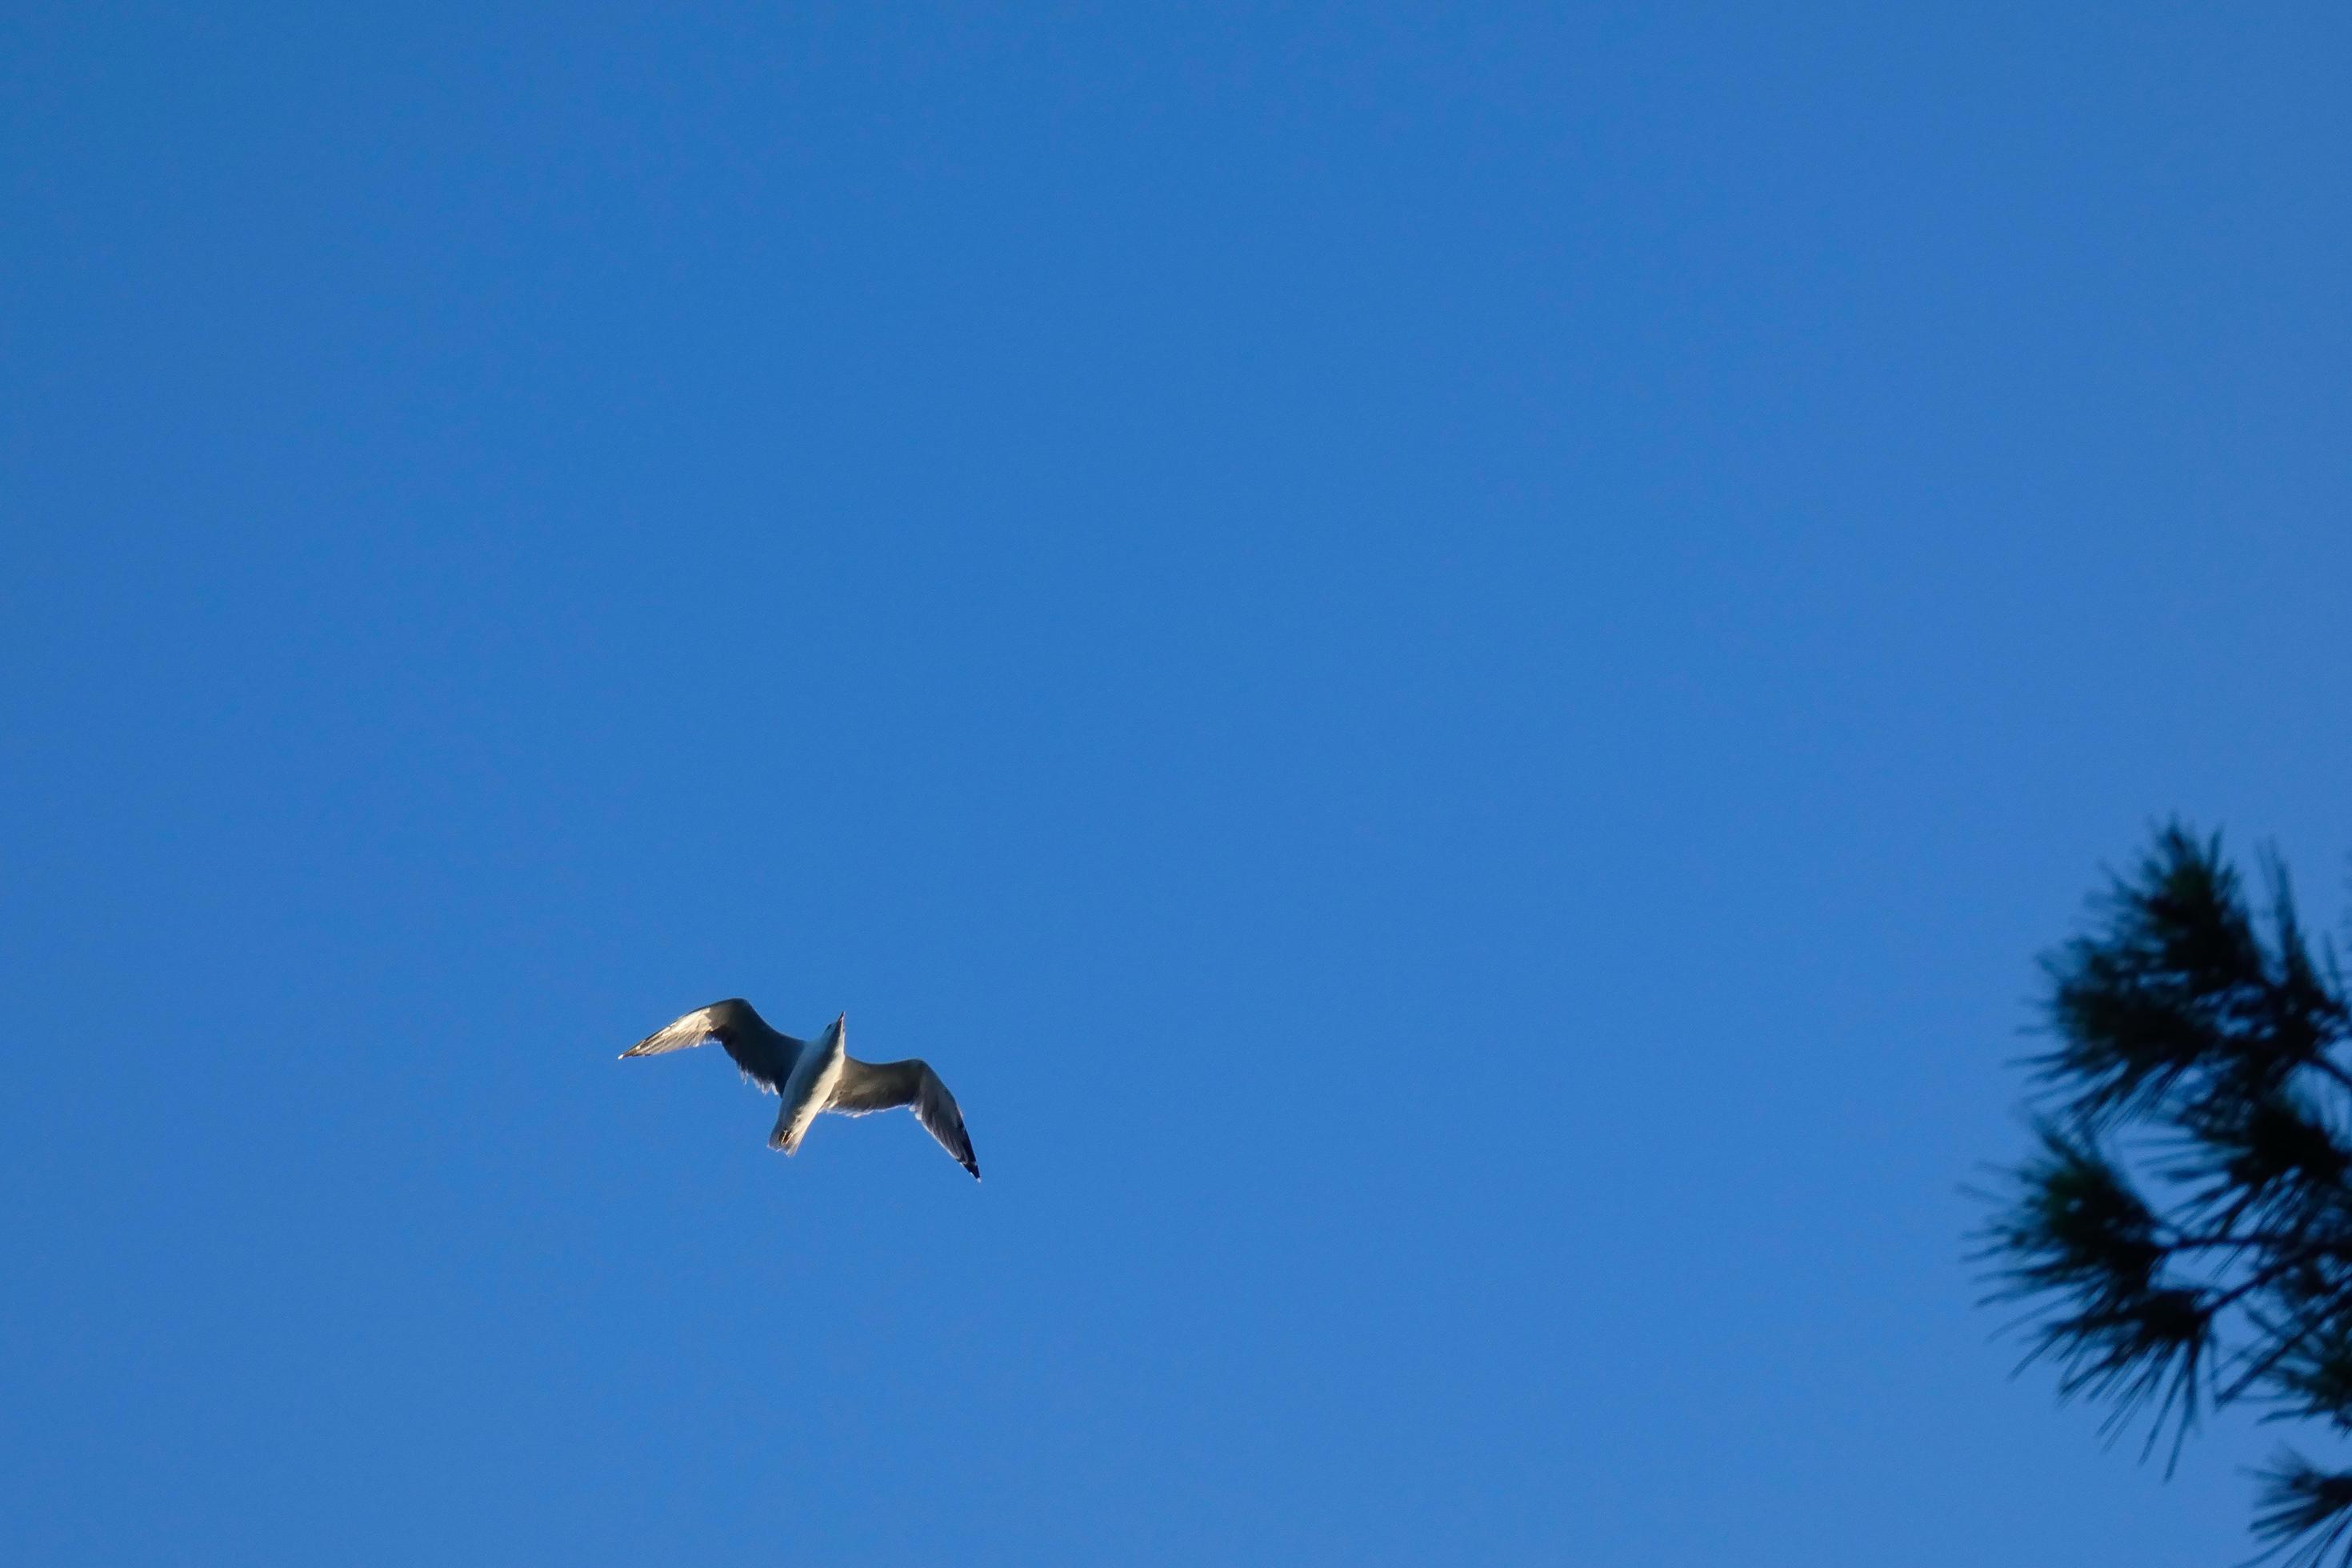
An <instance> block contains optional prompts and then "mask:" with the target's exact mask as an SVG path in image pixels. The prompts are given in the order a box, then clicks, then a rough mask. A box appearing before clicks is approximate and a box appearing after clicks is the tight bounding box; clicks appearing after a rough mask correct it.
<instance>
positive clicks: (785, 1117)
mask: <svg viewBox="0 0 2352 1568" xmlns="http://www.w3.org/2000/svg"><path fill="white" fill-rule="evenodd" d="M807 1133H808V1129H807V1128H805V1127H801V1128H795V1127H793V1111H792V1107H790V1106H786V1107H784V1109H783V1110H780V1111H778V1112H777V1113H776V1130H775V1131H773V1132H771V1133H769V1134H768V1147H769V1148H771V1149H781V1150H782V1151H783V1152H785V1153H787V1154H797V1153H799V1152H800V1149H801V1140H802V1138H803V1137H805V1136H806V1135H807Z"/></svg>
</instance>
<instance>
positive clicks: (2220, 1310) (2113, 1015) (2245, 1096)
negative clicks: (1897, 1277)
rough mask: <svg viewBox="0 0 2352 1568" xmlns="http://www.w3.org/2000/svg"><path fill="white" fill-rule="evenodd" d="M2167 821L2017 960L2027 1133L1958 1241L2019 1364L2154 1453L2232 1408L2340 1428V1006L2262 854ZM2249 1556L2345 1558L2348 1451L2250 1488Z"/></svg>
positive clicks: (2344, 1212) (2349, 1317)
mask: <svg viewBox="0 0 2352 1568" xmlns="http://www.w3.org/2000/svg"><path fill="white" fill-rule="evenodd" d="M2262 870H2263V898H2262V905H2263V907H2262V909H2261V910H2259V912H2258V911H2257V910H2255V909H2254V908H2252V907H2250V905H2249V902H2248V898H2247V893H2246V889H2244V887H2243V886H2242V883H2241V881H2240V879H2239V876H2238V874H2237V872H2236V870H2235V869H2234V868H2232V867H2231V865H2230V864H2229V862H2228V861H2227V860H2226V859H2225V858H2223V856H2222V852H2221V840H2220V838H2219V837H2218V836H2217V837H2210V838H2200V837H2198V836H2197V835H2196V834H2194V833H2192V832H2190V831H2189V829H2188V828H2186V827H2185V826H2180V825H2179V824H2177V823H2176V824H2174V825H2172V826H2168V827H2166V828H2164V829H2162V830H2161V831H2160V832H2158V834H2157V836H2156V841H2155V843H2154V845H2153V847H2151V848H2150V850H2149V851H2148V853H2147V857H2146V858H2145V859H2143V860H2142V861H2141V862H2140V864H2139V865H2138V866H2137V868H2134V869H2133V871H2132V872H2131V873H2130V874H2128V875H2126V876H2121V877H2117V878H2116V879H2114V881H2113V884H2112V886H2110V888H2109V889H2107V891H2106V892H2105V895H2104V896H2102V897H2100V898H2099V899H2098V900H2095V904H2094V911H2095V913H2094V919H2093V921H2092V922H2091V926H2090V929H2089V930H2088V931H2086V933H2085V934H2084V935H2082V936H2079V937H2077V938H2075V939H2074V941H2072V942H2068V943H2066V944H2065V945H2064V946H2063V947H2061V948H2059V949H2057V950H2056V951H2054V952H2051V953H2050V954H2048V955H2047V956H2046V957H2045V958H2044V959H2043V961H2042V967H2043V973H2044V979H2045V982H2046V989H2045V993H2044V1005H2045V1007H2046V1010H2047V1016H2046V1020H2045V1021H2046V1024H2047V1031H2048V1035H2049V1037H2050V1038H2051V1040H2052V1041H2053V1045H2052V1047H2051V1048H2050V1049H2049V1050H2047V1051H2046V1052H2044V1053H2042V1054H2041V1055H2039V1056H2036V1057H2034V1058H2031V1062H2030V1065H2031V1068H2032V1072H2033V1077H2034V1098H2033V1100H2032V1109H2033V1111H2034V1114H2035V1142H2034V1145H2033V1148H2032V1152H2031V1153H2030V1154H2029V1155H2028V1156H2027V1157H2026V1158H2025V1159H2024V1160H2023V1161H2022V1162H2021V1163H2019V1164H2017V1165H2015V1166H2013V1167H2009V1168H2006V1169H2004V1170H2002V1171H2001V1172H2000V1177H1999V1181H1998V1184H1997V1190H1996V1191H1995V1192H1994V1193H1992V1194H1989V1195H1990V1202H1991V1205H1992V1211H1993V1212H1992V1214H1991V1215H1990V1218H1989V1220H1988V1221H1987V1223H1986V1224H1985V1226H1984V1227H1983V1228H1982V1230H1981V1231H1980V1232H1979V1235H1978V1238H1977V1239H1978V1241H1979V1244H1980V1248H1979V1252H1978V1254H1977V1257H1978V1258H1979V1262H1980V1263H1982V1264H1983V1265H1984V1266H1985V1267H1986V1268H1987V1269H1988V1271H1989V1272H1990V1276H1991V1279H1992V1283H1993V1293H1992V1295H1991V1297H1990V1300H1997V1301H2007V1302H2011V1303H2022V1304H2023V1305H2024V1311H2025V1316H2024V1318H2023V1319H2022V1320H2021V1321H2019V1322H2018V1323H2017V1325H2016V1326H2017V1328H2018V1329H2019V1330H2020V1331H2021V1332H2022V1333H2023V1334H2024V1335H2025V1336H2026V1338H2027V1342H2028V1345H2029V1347H2030V1353H2029V1354H2028V1356H2027V1358H2026V1359H2027V1362H2028V1363H2029V1364H2030V1363H2036V1362H2040V1363H2049V1364H2051V1365H2052V1366H2053V1367H2054V1368H2055V1369H2056V1373H2057V1379H2058V1389H2059V1393H2060V1394H2061V1396H2062V1397H2064V1398H2074V1397H2078V1396H2079V1397H2082V1398H2085V1399H2088V1400H2090V1401H2092V1402H2093V1403H2095V1404H2097V1405H2103V1406H2104V1407H2105V1412H2106V1415H2105V1429H2106V1430H2108V1431H2109V1432H2110V1433H2113V1432H2117V1431H2121V1430H2124V1429H2126V1428H2131V1429H2134V1430H2137V1429H2138V1428H2139V1427H2140V1426H2142V1425H2143V1424H2144V1425H2145V1428H2146V1436H2145V1439H2144V1442H2145V1447H2144V1448H2143V1454H2144V1455H2145V1454H2148V1453H2153V1452H2154V1451H2155V1450H2156V1448H2157V1447H2159V1446H2163V1447H2166V1449H2167V1454H2168V1460H2176V1459H2178V1458H2179V1450H2180V1444H2181V1441H2182V1439H2183V1438H2185V1437H2186V1436H2187V1435H2188V1433H2189V1430H2190V1429H2191V1428H2192V1427H2193V1426H2195V1425H2196V1423H2197V1420H2198V1417H2199V1415H2200V1411H2201V1410H2204V1409H2208V1408H2210V1407H2213V1406H2215V1405H2225V1404H2229V1403H2231V1402H2232V1401H2237V1400H2247V1401H2251V1402H2255V1403H2258V1404H2259V1405H2261V1406H2263V1409H2264V1413H2265V1414H2266V1415H2270V1416H2272V1417H2273V1418H2277V1419H2282V1420H2288V1421H2296V1422H2302V1423H2306V1424H2310V1427H2309V1429H2311V1430H2315V1431H2321V1432H2324V1433H2325V1434H2326V1436H2329V1437H2333V1438H2342V1437H2346V1436H2352V1002H2347V991H2346V988H2345V984H2344V981H2343V977H2342V975H2341V974H2340V973H2338V971H2337V968H2336V962H2335V959H2334V955H2333V952H2332V951H2331V950H2330V949H2329V948H2328V946H2327V944H2326V943H2324V942H2323V943H2322V944H2320V948H2319V951H2318V952H2316V953H2315V952H2314V951H2313V945H2312V943H2311V942H2309V940H2307V939H2306V937H2305V934H2304V931H2303V929H2302V927H2301V925H2300V924H2299V923H2298V921H2297V920H2296V917H2295V912H2294V901H2293V899H2292V897H2291V894H2290V892H2289V889H2288V887H2287V880H2286V875H2285V871H2284V867H2283V866H2282V865H2281V864H2280V863H2279V862H2278V860H2277V859H2276V858H2275V857H2271V858H2266V859H2265V861H2264V863H2263V868H2262ZM2258 1485H2259V1487H2260V1489H2261V1490H2260V1496H2259V1499H2258V1501H2257V1505H2256V1511H2255V1516H2254V1521H2253V1529H2254V1533H2255V1535H2256V1537H2257V1538H2258V1540H2259V1541H2260V1542H2261V1543H2262V1546H2263V1551H2262V1553H2261V1556H2260V1558H2258V1559H2257V1561H2266V1560H2275V1561H2279V1562H2282V1563H2285V1564H2288V1565H2290V1568H2352V1468H2335V1469H2332V1468H2326V1467H2325V1466H2323V1465H2321V1464H2318V1463H2315V1462H2314V1461H2312V1460H2310V1459H2307V1458H2305V1457H2304V1456H2303V1455H2302V1454H2301V1453H2299V1452H2297V1451H2295V1450H2294V1449H2293V1448H2287V1449H2284V1450H2282V1452H2281V1453H2280V1455H2279V1456H2278V1458H2276V1459H2275V1460H2274V1461H2273V1464H2272V1466H2271V1468H2269V1469H2268V1470H2266V1471H2264V1472H2263V1473H2262V1474H2261V1476H2260V1477H2259V1479H2258Z"/></svg>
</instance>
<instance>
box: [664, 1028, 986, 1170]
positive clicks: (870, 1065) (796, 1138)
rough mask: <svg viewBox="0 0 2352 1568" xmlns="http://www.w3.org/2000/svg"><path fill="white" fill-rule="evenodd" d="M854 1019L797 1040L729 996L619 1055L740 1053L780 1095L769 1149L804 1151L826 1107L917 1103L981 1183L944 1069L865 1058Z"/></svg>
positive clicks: (748, 1074) (750, 1073) (746, 1069)
mask: <svg viewBox="0 0 2352 1568" xmlns="http://www.w3.org/2000/svg"><path fill="white" fill-rule="evenodd" d="M848 1019H849V1016H848V1015H847V1014H846V1013H845V1014H843V1015H842V1016H840V1017H838V1018H835V1020H834V1021H833V1022H832V1023H830V1024H828V1025H826V1026H825V1028H824V1033H823V1034H821V1035H819V1036H818V1037H816V1038H815V1039H814V1040H801V1039H795V1038H793V1037H792V1036H790V1035H787V1034H783V1033H782V1032H781V1031H779V1030H775V1029H772V1028H770V1027H769V1026H768V1021H767V1020H766V1019H764V1018H762V1017H761V1016H760V1015H759V1014H757V1013H755V1012H753V1011H752V1010H751V1004H750V1003H749V1002H746V1001H744V1000H743V999H742V998H740V997H730V998H728V999H727V1000H726V1001H724V1002H713V1003H712V1004H711V1005H709V1006H708V1007H698V1008H696V1009H695V1010H694V1011H693V1012H691V1013H688V1014H687V1015H686V1016H683V1017H681V1018H677V1019H676V1020H674V1021H672V1022H671V1023H670V1024H668V1025H667V1026H664V1027H662V1028H660V1029H656V1031H654V1032H653V1033H652V1034H650V1035H647V1036H646V1037H645V1038H644V1039H642V1040H639V1041H638V1042H637V1043H636V1044H635V1045H634V1046H631V1047H629V1048H628V1049H627V1050H625V1051H623V1052H622V1053H621V1055H622V1057H623V1058H624V1059H625V1058H629V1057H653V1056H659V1055H661V1054H662V1053H663V1052H665V1051H679V1050H684V1049H686V1048H687V1047H689V1046H699V1045H703V1044H705V1043H707V1042H709V1041H711V1040H717V1041H718V1042H719V1044H720V1045H721V1046H724V1047H726V1048H727V1054H728V1055H729V1056H730V1057H732V1058H735V1065H736V1066H737V1067H739V1068H742V1070H743V1076H744V1077H745V1078H748V1079H751V1081H752V1082H753V1083H756V1084H758V1085H759V1086H760V1087H761V1089H766V1090H767V1091H768V1092H769V1093H771V1094H772V1095H775V1096H776V1097H777V1098H778V1099H780V1100H782V1102H783V1104H782V1108H781V1109H780V1110H778V1112H777V1114H776V1130H775V1131H773V1132H772V1133H770V1134H769V1135H768V1147H770V1148H771V1149H781V1150H782V1151H783V1152H785V1153H787V1154H790V1153H793V1152H797V1151H798V1150H799V1148H800V1146H801V1140H802V1139H803V1138H805V1137H807V1136H808V1130H809V1124H810V1123H811V1122H813V1121H815V1120H816V1119H817V1117H818V1116H819V1115H820V1114H821V1113H823V1112H824V1111H827V1110H834V1111H839V1112H840V1113H841V1114H843V1115H845V1116H864V1115H866V1114H867V1113H868V1112H870V1111H876V1110H890V1109H892V1108H893V1107H895V1106H900V1105H905V1106H911V1107H912V1108H913V1109H914V1112H915V1118H916V1120H917V1121H920V1122H921V1123H922V1124H923V1127H924V1130H925V1131H928V1132H929V1133H930V1135H931V1136H932V1137H934V1138H936V1139H938V1140H939V1141H940V1147H941V1148H943V1149H945V1150H946V1151H947V1152H949V1153H950V1154H952V1155H954V1156H955V1158H956V1163H958V1164H960V1165H961V1166H962V1167H963V1168H964V1169H965V1170H967V1171H970V1172H971V1174H972V1179H973V1180H974V1181H978V1180H979V1179H980V1162H979V1161H978V1160H977V1159H976V1158H974V1157H973V1155H972V1152H971V1135H970V1134H968V1133H967V1132H965V1131H964V1130H963V1113H962V1112H961V1110H958V1109H957V1108H956V1102H955V1096H953V1095H951V1094H950V1093H949V1092H948V1086H947V1085H946V1084H944V1083H941V1082H940V1075H939V1074H937V1073H935V1072H933V1071H932V1070H931V1068H930V1064H929V1063H928V1062H920V1061H903V1062H861V1061H859V1060H858V1059H857V1058H855V1057H853V1056H851V1055H850V1054H849V1052H848V1049H847V1044H848V1038H849V1029H848Z"/></svg>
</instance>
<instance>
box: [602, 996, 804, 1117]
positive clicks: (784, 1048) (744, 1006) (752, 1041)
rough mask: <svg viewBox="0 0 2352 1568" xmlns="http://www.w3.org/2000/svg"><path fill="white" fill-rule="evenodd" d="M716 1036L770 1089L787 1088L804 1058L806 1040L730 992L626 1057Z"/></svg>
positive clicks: (656, 1052) (650, 1037)
mask: <svg viewBox="0 0 2352 1568" xmlns="http://www.w3.org/2000/svg"><path fill="white" fill-rule="evenodd" d="M712 1040H717V1041H718V1042H719V1044H720V1045H722V1046H724V1047H727V1054H728V1055H729V1056H730V1057H732V1058H735V1065H736V1066H737V1067H739V1068H742V1069H743V1076H744V1077H745V1078H748V1079H751V1081H752V1082H753V1083H756V1084H758V1085H759V1086H760V1087H761V1089H766V1090H767V1091H768V1092H769V1093H770V1094H781V1093H782V1092H783V1088H784V1080H785V1079H788V1078H790V1077H792V1075H793V1062H795V1061H797V1060H799V1059H800V1054H801V1047H802V1046H803V1045H805V1044H806V1043H807V1042H806V1041H803V1040H796V1039H794V1038H793V1037H792V1036H790V1035H783V1034H779V1033H777V1032H776V1031H775V1030H773V1029H772V1028H770V1027H768V1025H767V1021H766V1020H765V1019H763V1018H761V1016H760V1015H759V1014H757V1013H754V1012H753V1011H751V1004H750V1003H749V1002H746V1001H744V1000H743V999H742V998H741V997H740V996H730V997H729V998H728V999H727V1000H726V1001H724V1002H713V1003H712V1004H711V1005H709V1006H708V1007H697V1008H696V1009H695V1010H694V1011H693V1012H691V1013H688V1015H686V1016H684V1017H682V1018H678V1019H677V1020H675V1021H673V1022H671V1023H669V1024H667V1025H664V1026H662V1027H661V1028H658V1029H656V1030H655V1031H654V1032H653V1033H652V1034H650V1035H647V1036H646V1037H645V1038H644V1039H642V1040H639V1041H638V1042H637V1043H636V1044H635V1045H634V1046H631V1047H629V1048H628V1049H627V1050H625V1051H623V1052H622V1053H621V1056H622V1058H624V1059H626V1058H630V1057H657V1056H660V1055H661V1054H662V1053H663V1052H665V1051H682V1050H685V1049H686V1048H687V1047H689V1046H700V1045H707V1044H709V1042H710V1041H712Z"/></svg>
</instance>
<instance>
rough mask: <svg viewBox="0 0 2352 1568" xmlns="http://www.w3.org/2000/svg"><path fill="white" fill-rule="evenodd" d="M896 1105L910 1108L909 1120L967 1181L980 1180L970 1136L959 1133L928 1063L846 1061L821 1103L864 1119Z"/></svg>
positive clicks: (948, 1098)
mask: <svg viewBox="0 0 2352 1568" xmlns="http://www.w3.org/2000/svg"><path fill="white" fill-rule="evenodd" d="M901 1105H911V1106H913V1107H914V1108H915V1120H916V1121H919V1122H921V1123H922V1124H923V1131H926V1132H929V1134H930V1135H931V1136H932V1137H934V1138H936V1139H938V1140H939V1141H940V1148H942V1149H945V1150H946V1151H947V1152H949V1153H950V1154H952V1155H954V1156H955V1159H956V1163H957V1164H959V1165H961V1166H962V1167H963V1168H964V1169H965V1170H967V1171H970V1172H971V1176H972V1180H974V1181H978V1180H979V1179H980V1161H979V1160H978V1159H977V1158H975V1157H974V1156H973V1154H972V1152H971V1134H970V1133H969V1132H966V1131H964V1130H963V1112H962V1111H961V1110H957V1109H956V1102H955V1096H954V1095H952V1094H950V1093H949V1092H948V1086H947V1085H946V1084H944V1083H941V1082H940V1075H939V1074H937V1073H935V1072H933V1071H932V1070H931V1064H930V1063H929V1062H926V1061H903V1062H861V1061H859V1060H858V1059H857V1058H855V1057H850V1058H845V1059H844V1060H843V1062H842V1064H841V1077H840V1079H838V1080H837V1081H835V1084H834V1086H833V1098H832V1099H830V1100H826V1101H825V1102H824V1108H825V1109H826V1110H837V1111H839V1112H841V1113H842V1114H843V1115H844V1116H865V1115H868V1114H870V1113H872V1112H874V1111H877V1110H894V1109H896V1108H897V1107H898V1106H901Z"/></svg>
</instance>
